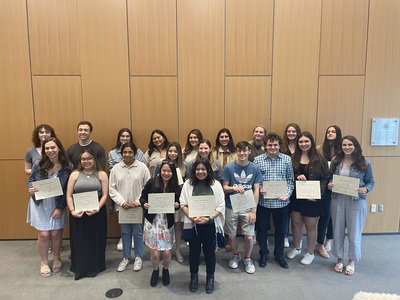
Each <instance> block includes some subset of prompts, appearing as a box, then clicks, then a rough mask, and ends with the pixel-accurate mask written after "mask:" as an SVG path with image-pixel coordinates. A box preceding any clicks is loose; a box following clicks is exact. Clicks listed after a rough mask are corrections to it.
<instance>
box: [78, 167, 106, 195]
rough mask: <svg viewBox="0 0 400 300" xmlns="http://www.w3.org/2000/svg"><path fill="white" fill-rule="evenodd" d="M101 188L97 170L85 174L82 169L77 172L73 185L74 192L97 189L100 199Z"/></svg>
mask: <svg viewBox="0 0 400 300" xmlns="http://www.w3.org/2000/svg"><path fill="white" fill-rule="evenodd" d="M101 190H102V189H101V182H100V179H99V177H98V175H97V172H93V173H92V174H90V175H89V174H85V173H84V172H83V171H80V172H79V176H78V179H77V180H76V182H75V186H74V193H84V192H91V191H97V194H98V196H99V199H100V198H101V196H102V192H101Z"/></svg>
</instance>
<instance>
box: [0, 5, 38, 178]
mask: <svg viewBox="0 0 400 300" xmlns="http://www.w3.org/2000/svg"><path fill="white" fill-rule="evenodd" d="M0 45H1V46H0V101H1V118H0V126H1V128H8V129H12V132H14V133H17V134H9V135H7V140H6V141H4V143H2V147H0V158H1V159H18V158H23V157H25V152H26V149H28V147H31V146H30V145H31V134H32V127H33V124H34V119H33V109H32V94H31V79H30V65H29V48H28V32H27V20H26V6H25V1H22V0H5V1H0ZM16 145H18V146H16ZM21 170H23V166H21ZM22 174H23V173H22Z"/></svg>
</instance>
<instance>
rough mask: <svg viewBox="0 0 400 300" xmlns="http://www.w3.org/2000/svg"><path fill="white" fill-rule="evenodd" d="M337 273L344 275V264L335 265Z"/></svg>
mask: <svg viewBox="0 0 400 300" xmlns="http://www.w3.org/2000/svg"><path fill="white" fill-rule="evenodd" d="M335 271H336V272H337V273H342V272H343V264H342V263H337V264H336V265H335Z"/></svg>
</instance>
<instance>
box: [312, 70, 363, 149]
mask: <svg viewBox="0 0 400 300" xmlns="http://www.w3.org/2000/svg"><path fill="white" fill-rule="evenodd" d="M363 98H364V76H320V77H319V89H318V111H317V135H316V143H317V144H322V143H323V141H324V138H325V132H326V129H327V127H328V126H330V125H337V126H339V127H340V129H341V130H342V135H343V136H344V135H347V134H351V135H354V136H355V137H357V139H358V140H359V141H360V142H361V130H362V128H361V123H360V120H362V108H363Z"/></svg>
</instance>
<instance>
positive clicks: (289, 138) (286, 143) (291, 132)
mask: <svg viewBox="0 0 400 300" xmlns="http://www.w3.org/2000/svg"><path fill="white" fill-rule="evenodd" d="M300 132H301V129H300V126H299V125H297V124H296V123H289V124H287V125H286V128H285V131H284V133H283V139H282V147H281V152H282V153H283V154H286V155H289V156H292V155H293V154H294V151H295V149H296V141H297V137H298V135H299V134H300ZM289 214H290V211H289ZM289 222H290V215H289V216H288V218H287V219H286V221H285V229H284V230H285V240H284V246H285V248H289V239H288V235H289ZM300 244H302V243H301V240H300ZM300 248H301V246H300Z"/></svg>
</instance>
